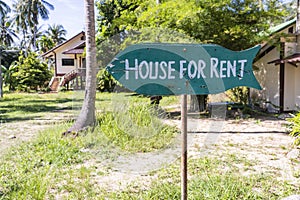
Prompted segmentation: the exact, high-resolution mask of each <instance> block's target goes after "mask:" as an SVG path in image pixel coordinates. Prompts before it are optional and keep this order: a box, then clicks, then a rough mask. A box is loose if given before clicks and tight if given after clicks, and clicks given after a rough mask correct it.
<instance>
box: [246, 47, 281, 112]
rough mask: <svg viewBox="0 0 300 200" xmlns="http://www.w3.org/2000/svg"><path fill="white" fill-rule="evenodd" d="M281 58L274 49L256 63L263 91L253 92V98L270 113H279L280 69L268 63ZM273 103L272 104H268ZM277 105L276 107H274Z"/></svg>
mask: <svg viewBox="0 0 300 200" xmlns="http://www.w3.org/2000/svg"><path fill="white" fill-rule="evenodd" d="M278 57H279V53H278V51H277V50H276V48H274V49H273V50H272V51H271V52H269V53H268V54H267V55H265V56H264V57H262V58H261V59H260V60H259V61H258V62H256V63H254V65H255V66H256V67H258V70H256V71H254V74H255V76H256V78H257V80H258V82H259V83H260V85H261V87H262V90H260V91H259V90H256V89H252V90H251V97H252V98H253V99H255V100H256V101H257V102H259V103H260V106H262V107H264V108H266V109H267V110H268V111H269V112H277V111H279V108H278V106H279V86H280V85H279V70H280V67H279V66H278V65H275V64H268V62H270V61H272V60H275V59H277V58H278ZM268 102H271V103H268ZM274 105H275V106H274Z"/></svg>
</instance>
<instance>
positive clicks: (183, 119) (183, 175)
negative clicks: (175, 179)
mask: <svg viewBox="0 0 300 200" xmlns="http://www.w3.org/2000/svg"><path fill="white" fill-rule="evenodd" d="M181 134H182V152H181V200H187V95H186V94H184V95H182V97H181Z"/></svg>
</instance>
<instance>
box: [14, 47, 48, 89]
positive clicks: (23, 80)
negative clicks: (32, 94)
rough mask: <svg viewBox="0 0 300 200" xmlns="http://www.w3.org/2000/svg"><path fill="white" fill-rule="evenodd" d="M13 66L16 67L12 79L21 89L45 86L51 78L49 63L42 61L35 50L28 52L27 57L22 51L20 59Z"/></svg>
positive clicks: (17, 87)
mask: <svg viewBox="0 0 300 200" xmlns="http://www.w3.org/2000/svg"><path fill="white" fill-rule="evenodd" d="M11 67H12V68H13V69H14V72H13V73H12V75H11V79H12V80H11V81H12V83H13V85H14V86H15V87H16V89H18V90H20V91H28V90H38V89H41V88H45V87H46V84H47V82H48V81H49V80H50V78H51V72H50V71H49V70H48V66H47V64H46V63H44V62H43V61H41V60H40V59H39V58H38V56H37V54H36V53H34V52H30V53H28V55H27V57H25V56H24V55H23V53H21V55H20V56H19V58H18V61H16V62H15V63H14V65H13V66H11Z"/></svg>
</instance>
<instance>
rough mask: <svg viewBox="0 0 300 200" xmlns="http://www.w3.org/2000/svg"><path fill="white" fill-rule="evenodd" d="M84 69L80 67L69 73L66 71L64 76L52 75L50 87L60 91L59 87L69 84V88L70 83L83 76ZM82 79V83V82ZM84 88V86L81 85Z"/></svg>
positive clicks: (52, 89)
mask: <svg viewBox="0 0 300 200" xmlns="http://www.w3.org/2000/svg"><path fill="white" fill-rule="evenodd" d="M83 72H84V71H83V70H78V69H74V70H72V71H70V72H68V73H66V74H65V75H64V76H63V77H52V79H51V81H50V84H49V87H50V89H51V91H58V89H59V87H63V86H67V88H68V84H69V83H70V82H71V81H72V80H74V79H75V78H76V77H78V76H83V75H84V73H83ZM82 82H83V81H82V80H81V84H82ZM81 88H82V86H81Z"/></svg>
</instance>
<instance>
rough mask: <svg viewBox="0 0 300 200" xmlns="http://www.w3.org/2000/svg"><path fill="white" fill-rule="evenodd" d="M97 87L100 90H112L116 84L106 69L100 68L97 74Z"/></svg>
mask: <svg viewBox="0 0 300 200" xmlns="http://www.w3.org/2000/svg"><path fill="white" fill-rule="evenodd" d="M97 82H98V83H97V89H98V90H99V91H100V92H112V91H113V90H114V88H115V86H116V84H117V82H116V81H115V79H114V78H113V77H112V75H110V74H109V73H108V71H106V70H105V69H101V70H100V71H99V72H98V74H97Z"/></svg>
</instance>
